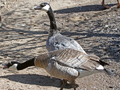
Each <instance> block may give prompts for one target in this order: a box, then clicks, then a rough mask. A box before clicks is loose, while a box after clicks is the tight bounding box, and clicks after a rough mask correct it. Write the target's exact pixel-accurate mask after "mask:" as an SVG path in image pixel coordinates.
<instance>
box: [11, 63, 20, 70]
mask: <svg viewBox="0 0 120 90" xmlns="http://www.w3.org/2000/svg"><path fill="white" fill-rule="evenodd" d="M17 66H18V64H13V65H12V66H11V67H9V69H10V70H17Z"/></svg>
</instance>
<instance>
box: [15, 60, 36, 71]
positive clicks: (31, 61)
mask: <svg viewBox="0 0 120 90" xmlns="http://www.w3.org/2000/svg"><path fill="white" fill-rule="evenodd" d="M34 60H35V58H32V59H30V60H28V61H26V62H24V63H19V64H18V66H17V70H22V69H25V68H27V67H29V66H35V64H34Z"/></svg>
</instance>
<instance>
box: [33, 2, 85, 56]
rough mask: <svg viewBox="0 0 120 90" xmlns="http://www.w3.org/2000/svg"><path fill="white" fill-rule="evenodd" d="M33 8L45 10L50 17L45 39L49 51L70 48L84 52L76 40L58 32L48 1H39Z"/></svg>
mask: <svg viewBox="0 0 120 90" xmlns="http://www.w3.org/2000/svg"><path fill="white" fill-rule="evenodd" d="M35 10H43V11H45V12H46V13H47V14H48V17H49V19H50V31H49V36H48V39H47V41H46V48H47V50H48V51H49V52H50V51H54V50H59V49H65V48H72V49H75V50H79V51H81V52H83V53H85V54H86V52H85V51H84V50H83V48H82V47H81V46H80V44H79V43H78V42H77V41H75V40H74V39H72V38H70V37H66V36H64V35H62V34H60V33H59V32H58V29H57V25H56V21H55V18H54V14H53V11H52V8H51V6H50V5H49V4H48V3H41V4H40V5H39V6H37V7H36V8H35Z"/></svg>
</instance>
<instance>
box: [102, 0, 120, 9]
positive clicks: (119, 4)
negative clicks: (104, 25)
mask: <svg viewBox="0 0 120 90" xmlns="http://www.w3.org/2000/svg"><path fill="white" fill-rule="evenodd" d="M117 2H118V6H117V7H118V8H120V3H119V0H117ZM104 3H105V1H104V0H102V5H103V6H104V7H105V8H110V7H109V6H106V5H105V4H104Z"/></svg>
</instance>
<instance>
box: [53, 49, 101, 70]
mask: <svg viewBox="0 0 120 90" xmlns="http://www.w3.org/2000/svg"><path fill="white" fill-rule="evenodd" d="M51 57H54V61H56V62H58V64H60V65H63V66H68V67H72V68H76V69H84V70H89V71H91V70H93V69H95V68H96V65H99V63H98V62H96V61H99V57H97V56H95V55H91V56H90V55H86V54H84V53H83V52H80V51H77V50H74V49H63V50H57V51H54V52H53V53H52V54H51Z"/></svg>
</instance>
